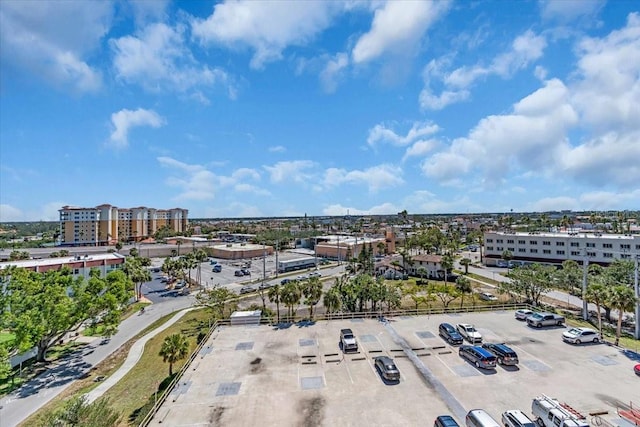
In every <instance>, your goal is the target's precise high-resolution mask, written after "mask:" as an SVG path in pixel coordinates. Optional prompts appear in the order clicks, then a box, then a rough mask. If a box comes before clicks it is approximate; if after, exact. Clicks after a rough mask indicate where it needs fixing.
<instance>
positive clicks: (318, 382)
mask: <svg viewBox="0 0 640 427" xmlns="http://www.w3.org/2000/svg"><path fill="white" fill-rule="evenodd" d="M300 387H301V388H302V389H303V390H316V389H319V388H323V387H324V381H322V377H302V378H300Z"/></svg>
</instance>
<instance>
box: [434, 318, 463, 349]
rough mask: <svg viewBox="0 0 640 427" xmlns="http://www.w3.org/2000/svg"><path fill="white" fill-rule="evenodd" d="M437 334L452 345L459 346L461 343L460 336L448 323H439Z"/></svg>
mask: <svg viewBox="0 0 640 427" xmlns="http://www.w3.org/2000/svg"><path fill="white" fill-rule="evenodd" d="M438 334H439V335H440V336H441V337H442V338H443V339H444V340H445V341H447V342H448V343H449V344H452V345H460V344H462V342H463V341H462V335H460V333H459V332H458V331H457V330H456V328H454V327H453V325H452V324H450V323H440V326H439V327H438Z"/></svg>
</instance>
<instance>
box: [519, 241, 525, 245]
mask: <svg viewBox="0 0 640 427" xmlns="http://www.w3.org/2000/svg"><path fill="white" fill-rule="evenodd" d="M526 243H527V242H526V241H525V240H518V244H519V245H524V244H526Z"/></svg>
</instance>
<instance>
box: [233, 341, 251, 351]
mask: <svg viewBox="0 0 640 427" xmlns="http://www.w3.org/2000/svg"><path fill="white" fill-rule="evenodd" d="M252 349H253V341H247V342H239V343H238V344H236V350H252Z"/></svg>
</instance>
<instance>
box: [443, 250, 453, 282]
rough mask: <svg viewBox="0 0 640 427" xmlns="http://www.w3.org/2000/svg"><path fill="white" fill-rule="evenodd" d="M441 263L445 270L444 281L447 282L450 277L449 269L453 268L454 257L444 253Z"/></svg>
mask: <svg viewBox="0 0 640 427" xmlns="http://www.w3.org/2000/svg"><path fill="white" fill-rule="evenodd" d="M440 265H441V266H442V269H443V270H444V283H445V284H447V280H448V278H449V270H451V269H452V268H453V257H452V256H451V255H449V254H446V255H443V256H442V259H441V260H440Z"/></svg>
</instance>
